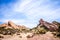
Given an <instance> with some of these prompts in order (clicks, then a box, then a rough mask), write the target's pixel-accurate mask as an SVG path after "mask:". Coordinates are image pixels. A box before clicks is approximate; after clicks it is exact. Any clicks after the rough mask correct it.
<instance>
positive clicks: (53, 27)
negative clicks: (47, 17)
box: [38, 19, 58, 31]
mask: <svg viewBox="0 0 60 40" xmlns="http://www.w3.org/2000/svg"><path fill="white" fill-rule="evenodd" d="M38 26H44V27H46V28H47V29H49V30H50V31H54V30H57V29H58V25H56V24H55V23H49V22H46V21H44V20H43V19H40V21H39V24H38Z"/></svg>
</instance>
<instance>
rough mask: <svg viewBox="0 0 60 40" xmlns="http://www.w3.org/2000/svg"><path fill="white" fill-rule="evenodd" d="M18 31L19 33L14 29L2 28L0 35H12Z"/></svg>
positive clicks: (0, 28)
mask: <svg viewBox="0 0 60 40" xmlns="http://www.w3.org/2000/svg"><path fill="white" fill-rule="evenodd" d="M19 31H20V30H19V29H14V28H7V29H5V28H3V27H0V34H3V35H13V34H15V33H17V32H19Z"/></svg>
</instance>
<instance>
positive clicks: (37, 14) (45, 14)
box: [0, 0, 60, 28]
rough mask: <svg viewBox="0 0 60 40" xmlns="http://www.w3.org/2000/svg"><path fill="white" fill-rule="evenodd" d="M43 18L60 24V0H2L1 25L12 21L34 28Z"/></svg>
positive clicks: (0, 7)
mask: <svg viewBox="0 0 60 40" xmlns="http://www.w3.org/2000/svg"><path fill="white" fill-rule="evenodd" d="M41 18H43V19H44V20H45V21H49V22H51V21H54V20H56V21H58V22H60V0H0V23H4V22H7V21H9V20H11V21H13V22H14V23H16V24H20V25H25V26H27V27H30V28H32V27H35V26H36V25H37V24H38V21H39V20H40V19H41Z"/></svg>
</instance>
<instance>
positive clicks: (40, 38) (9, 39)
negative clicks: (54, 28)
mask: <svg viewBox="0 0 60 40" xmlns="http://www.w3.org/2000/svg"><path fill="white" fill-rule="evenodd" d="M27 35H32V33H20V35H16V34H15V35H13V36H11V35H6V36H4V38H3V39H0V40H60V39H59V38H55V37H53V35H52V34H51V33H46V34H43V35H35V36H33V37H32V38H27V37H26V36H27Z"/></svg>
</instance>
